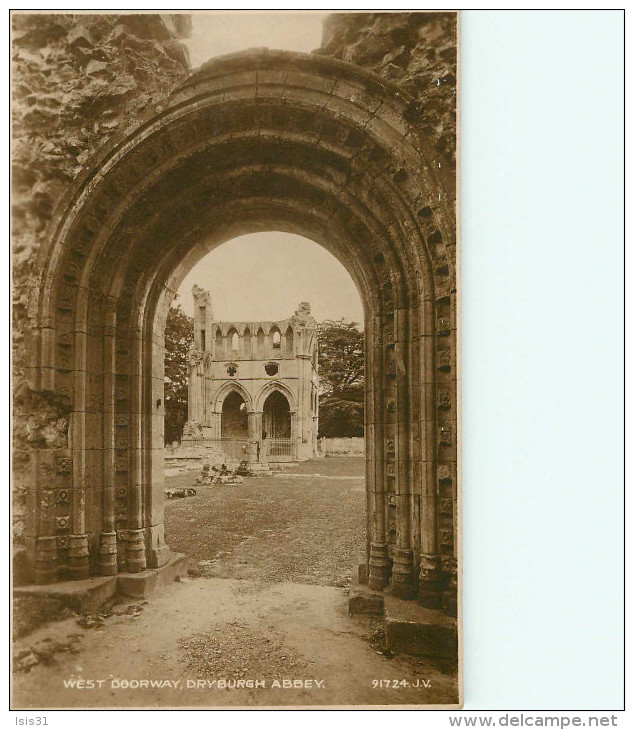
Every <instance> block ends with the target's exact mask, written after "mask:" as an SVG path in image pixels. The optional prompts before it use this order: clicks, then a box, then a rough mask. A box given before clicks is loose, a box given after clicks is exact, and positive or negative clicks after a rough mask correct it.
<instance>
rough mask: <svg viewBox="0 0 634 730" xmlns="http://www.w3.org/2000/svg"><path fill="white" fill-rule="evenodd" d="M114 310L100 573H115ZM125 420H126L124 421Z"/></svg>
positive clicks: (108, 340) (106, 343)
mask: <svg viewBox="0 0 634 730" xmlns="http://www.w3.org/2000/svg"><path fill="white" fill-rule="evenodd" d="M115 321H116V311H115V310H114V307H112V308H109V309H108V312H107V314H106V326H105V331H104V338H103V370H104V379H103V434H104V436H103V438H104V442H103V447H104V448H103V494H102V505H101V509H102V517H101V534H100V535H99V556H98V565H99V574H100V575H116V573H117V570H118V567H117V533H116V531H115V528H116V525H115V486H114V474H115V471H114V456H115V451H114V448H115V424H116V418H115V403H114V388H115V342H114V327H115ZM125 423H127V420H126V421H125Z"/></svg>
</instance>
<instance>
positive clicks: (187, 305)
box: [178, 11, 363, 323]
mask: <svg viewBox="0 0 634 730" xmlns="http://www.w3.org/2000/svg"><path fill="white" fill-rule="evenodd" d="M191 15H192V34H191V37H190V38H188V39H186V40H185V41H184V42H185V44H186V45H187V47H188V48H189V53H190V57H191V63H192V67H193V68H196V67H197V66H200V65H201V64H202V63H204V62H205V61H207V60H209V59H210V58H211V57H212V56H221V55H224V54H225V53H235V52H236V51H244V50H246V49H248V48H260V47H266V48H272V49H282V50H289V51H302V52H304V53H309V52H310V51H312V50H313V49H315V48H318V47H319V46H320V45H321V34H322V23H323V21H324V19H325V18H326V17H327V15H328V13H322V12H297V11H292V12H288V13H286V12H266V11H264V12H254V11H249V12H247V11H236V12H228V11H221V12H206V13H192V14H191ZM193 284H198V285H199V286H202V287H203V288H204V289H209V290H210V291H211V297H212V302H213V309H214V316H215V318H216V320H223V321H231V320H236V321H253V320H279V319H286V318H287V317H290V316H292V314H293V312H294V311H295V309H297V305H298V304H299V303H300V302H303V301H306V302H310V304H311V308H312V313H313V316H314V317H315V319H317V320H318V321H320V320H323V319H339V318H341V317H345V318H346V319H349V320H353V321H355V322H359V323H362V322H363V308H362V305H361V299H360V297H359V293H358V292H357V289H356V287H355V285H354V283H353V281H352V279H351V278H350V275H349V274H348V272H347V271H346V270H345V268H344V267H343V266H342V265H341V264H340V263H339V262H338V261H337V259H336V258H335V257H334V256H332V254H330V253H328V251H326V250H325V249H324V248H322V247H321V246H319V245H318V244H316V243H314V242H313V241H309V240H308V239H306V238H302V237H301V236H295V235H293V234H290V233H278V232H270V233H254V234H251V235H249V236H240V237H239V238H234V239H233V240H231V241H228V242H227V243H225V244H223V245H222V246H220V247H219V248H217V249H215V250H214V251H212V252H211V253H210V254H208V255H207V256H206V257H205V258H204V259H202V260H201V261H200V262H199V263H198V264H197V265H196V266H194V268H193V269H192V270H191V271H190V272H189V274H188V275H187V276H186V277H185V280H184V281H183V284H182V285H181V287H180V290H179V298H178V302H179V303H180V305H181V306H182V307H183V309H184V310H185V312H187V314H189V315H191V314H192V313H193V303H192V295H191V288H192V285H193Z"/></svg>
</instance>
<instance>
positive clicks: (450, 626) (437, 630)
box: [348, 585, 458, 661]
mask: <svg viewBox="0 0 634 730" xmlns="http://www.w3.org/2000/svg"><path fill="white" fill-rule="evenodd" d="M348 611H349V613H350V614H351V615H366V616H382V617H383V621H384V627H385V642H386V648H387V649H389V650H390V651H391V652H394V653H395V654H413V655H414V656H426V657H436V658H441V659H451V660H454V661H457V660H458V625H457V621H456V619H455V618H452V617H451V616H447V615H446V614H445V613H444V612H443V611H437V610H434V609H431V608H425V607H423V606H421V605H419V604H418V603H417V602H416V601H405V600H403V599H401V598H396V597H395V596H391V595H389V594H386V593H380V592H378V591H373V590H371V589H370V588H368V587H367V586H365V585H353V586H351V587H350V594H349V597H348Z"/></svg>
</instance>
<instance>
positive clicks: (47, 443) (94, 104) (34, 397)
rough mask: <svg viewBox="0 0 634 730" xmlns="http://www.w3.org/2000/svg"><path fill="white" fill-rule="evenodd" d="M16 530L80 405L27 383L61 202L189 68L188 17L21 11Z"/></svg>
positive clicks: (16, 70) (16, 122)
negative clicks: (44, 248) (113, 139)
mask: <svg viewBox="0 0 634 730" xmlns="http://www.w3.org/2000/svg"><path fill="white" fill-rule="evenodd" d="M12 20H13V47H12V52H13V65H12V73H13V103H12V115H13V120H12V121H13V123H12V133H13V168H12V170H13V178H12V180H13V209H12V212H13V231H12V233H13V236H12V250H13V267H14V268H13V271H14V282H13V334H14V342H13V373H14V384H13V392H14V432H13V436H14V452H13V454H14V456H13V459H14V484H15V490H14V495H15V498H14V531H15V536H16V540H17V541H18V542H19V541H20V539H21V536H22V534H23V526H24V524H23V523H24V514H25V509H26V504H25V496H24V483H25V480H26V478H27V475H28V463H29V457H28V452H27V448H28V447H29V446H36V447H47V448H61V447H64V446H66V445H67V438H68V437H67V432H68V412H69V408H70V404H69V403H66V402H63V401H61V400H59V399H56V398H53V397H52V396H51V394H48V393H46V392H40V393H35V392H33V391H31V390H30V389H29V387H28V385H27V382H26V377H25V376H26V372H25V368H26V360H25V357H26V347H25V333H26V331H27V329H28V327H29V320H28V313H27V300H28V297H29V294H30V291H31V290H32V289H33V288H34V287H37V286H40V285H41V282H40V281H39V279H38V271H37V270H36V267H35V266H34V260H35V257H36V254H37V251H38V249H39V247H40V245H41V243H42V241H43V239H44V236H45V234H46V229H47V225H48V223H49V220H50V218H51V215H52V212H53V209H54V207H55V205H56V204H57V203H58V201H59V200H60V198H61V197H62V196H63V195H64V192H65V191H66V190H67V188H68V186H69V185H70V183H71V182H72V180H73V179H74V178H75V177H76V175H77V174H78V173H79V172H80V171H81V170H82V168H83V165H84V164H85V163H86V162H87V160H88V159H89V158H90V156H91V155H92V154H93V153H94V152H95V150H96V149H97V148H98V147H99V146H100V145H102V144H103V143H104V142H106V141H107V140H108V138H109V137H110V136H111V135H112V134H113V133H115V132H119V131H122V130H126V129H128V128H131V127H132V126H133V125H134V123H135V120H136V117H137V115H138V114H139V113H140V112H142V111H143V110H144V109H146V108H147V107H148V106H150V105H151V104H152V103H155V102H156V101H158V100H160V99H162V98H164V97H166V96H167V94H168V93H169V91H170V89H171V88H172V86H173V85H174V83H175V82H177V81H179V80H180V79H182V78H183V77H184V76H185V74H186V73H187V71H188V70H189V60H188V55H187V50H186V48H185V47H184V46H183V45H182V43H181V42H180V40H179V39H180V38H183V37H186V35H187V34H188V33H189V30H190V18H189V16H185V15H174V16H169V15H114V14H113V15H63V14H58V15H54V14H48V13H41V14H35V13H33V14H16V15H14V16H13V19H12Z"/></svg>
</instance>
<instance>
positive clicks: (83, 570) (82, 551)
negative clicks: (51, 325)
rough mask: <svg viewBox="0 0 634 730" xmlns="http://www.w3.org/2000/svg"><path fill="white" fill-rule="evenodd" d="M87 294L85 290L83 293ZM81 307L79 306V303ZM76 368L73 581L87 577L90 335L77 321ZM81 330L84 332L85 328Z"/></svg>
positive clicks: (70, 565) (70, 562)
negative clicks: (88, 360) (87, 420)
mask: <svg viewBox="0 0 634 730" xmlns="http://www.w3.org/2000/svg"><path fill="white" fill-rule="evenodd" d="M81 296H82V297H83V296H85V294H84V293H82V295H81ZM78 299H79V296H78ZM78 306H79V305H78ZM76 327H77V328H78V329H77V330H76V331H75V336H74V340H75V363H74V367H75V370H74V372H73V412H72V414H71V418H70V429H71V439H70V443H71V444H72V454H73V466H72V468H73V488H72V490H71V505H70V525H71V534H70V535H69V538H68V577H69V578H70V579H71V580H80V579H82V578H88V576H89V575H90V562H89V557H88V535H87V534H86V390H87V383H86V381H87V375H86V371H87V364H86V348H87V336H86V332H85V328H87V324H86V323H85V322H79V321H78V322H76ZM82 329H83V330H84V331H82Z"/></svg>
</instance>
